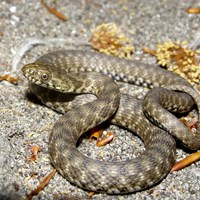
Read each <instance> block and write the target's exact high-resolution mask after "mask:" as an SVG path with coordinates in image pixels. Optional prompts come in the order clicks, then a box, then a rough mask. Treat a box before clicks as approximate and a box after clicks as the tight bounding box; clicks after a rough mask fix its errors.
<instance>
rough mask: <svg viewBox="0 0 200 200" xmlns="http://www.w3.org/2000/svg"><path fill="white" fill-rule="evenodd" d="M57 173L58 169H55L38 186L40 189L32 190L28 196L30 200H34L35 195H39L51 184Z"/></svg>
mask: <svg viewBox="0 0 200 200" xmlns="http://www.w3.org/2000/svg"><path fill="white" fill-rule="evenodd" d="M55 173H56V169H53V170H52V171H51V172H50V173H49V174H48V175H47V176H46V177H45V178H44V179H43V180H42V182H41V183H40V184H39V185H38V187H37V188H36V189H35V190H32V191H31V192H30V193H29V194H28V200H32V197H33V196H34V195H38V193H39V192H40V191H41V190H42V189H43V188H44V187H45V186H46V185H47V184H48V183H49V181H50V180H51V179H52V178H53V176H54V174H55Z"/></svg>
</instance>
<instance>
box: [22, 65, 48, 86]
mask: <svg viewBox="0 0 200 200" xmlns="http://www.w3.org/2000/svg"><path fill="white" fill-rule="evenodd" d="M22 72H23V74H24V76H25V77H26V78H27V79H28V81H30V82H32V83H35V84H38V85H43V84H44V83H47V82H48V81H50V80H51V78H52V75H51V72H50V71H49V70H48V69H47V67H46V66H45V64H43V63H30V64H27V65H25V66H24V67H23V68H22Z"/></svg>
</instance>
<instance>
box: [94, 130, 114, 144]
mask: <svg viewBox="0 0 200 200" xmlns="http://www.w3.org/2000/svg"><path fill="white" fill-rule="evenodd" d="M114 136H115V135H114V134H113V133H112V132H107V133H106V136H105V137H104V138H102V139H98V140H97V142H96V145H97V146H98V147H102V146H105V145H106V144H108V143H110V142H111V141H112V140H113V138H114Z"/></svg>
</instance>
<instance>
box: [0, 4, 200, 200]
mask: <svg viewBox="0 0 200 200" xmlns="http://www.w3.org/2000/svg"><path fill="white" fill-rule="evenodd" d="M45 2H46V3H48V4H49V5H53V4H52V2H53V1H50V0H46V1H45ZM56 3H57V4H56V8H58V9H59V11H61V12H62V13H64V14H65V15H66V16H67V17H68V20H67V21H65V22H64V21H61V20H60V19H58V18H56V17H55V16H54V15H52V14H50V13H49V12H48V11H47V9H46V8H44V6H42V5H41V3H40V1H34V0H21V1H18V0H6V1H4V0H2V1H1V2H0V18H1V20H0V33H1V34H0V55H1V56H0V74H5V73H7V72H9V71H10V70H11V65H12V61H13V58H14V56H15V54H16V53H17V52H18V51H19V47H20V46H21V45H22V44H24V43H27V38H31V37H34V38H40V39H42V40H44V41H45V40H46V39H47V38H55V37H58V38H63V39H65V40H66V42H65V43H62V42H60V43H59V44H56V43H55V42H54V43H52V44H50V45H37V46H36V47H34V48H32V49H31V50H30V51H28V52H27V53H26V55H25V56H24V57H23V59H22V60H21V61H20V63H19V65H18V66H17V71H15V72H14V73H13V74H12V75H13V76H18V77H19V78H20V79H21V81H20V83H19V84H18V85H17V86H16V85H13V84H10V83H8V82H5V81H2V82H0V91H1V94H0V119H1V120H0V199H25V198H26V195H27V194H28V193H29V192H30V191H31V190H33V189H34V188H36V186H37V185H38V184H39V183H40V182H41V180H42V179H43V177H45V176H46V174H48V173H49V172H50V171H51V170H52V169H53V168H52V166H51V164H50V162H49V155H48V149H47V143H48V134H49V132H50V130H51V128H52V126H53V124H54V123H55V121H56V120H58V118H59V116H60V115H59V114H58V113H55V112H53V111H51V110H49V109H48V108H46V107H44V106H42V105H40V104H35V103H33V102H31V101H29V100H28V99H27V98H26V96H25V92H26V89H27V81H26V80H25V79H24V77H23V76H22V73H21V70H20V69H21V66H22V65H23V64H24V63H28V62H31V61H34V60H35V59H36V58H37V57H38V56H40V55H43V54H44V53H46V52H49V51H51V50H53V49H54V50H55V49H64V48H65V49H66V48H71V47H74V46H75V45H79V44H81V43H86V42H87V41H88V39H89V37H90V34H91V30H92V29H93V28H94V27H96V26H97V25H99V24H102V23H107V22H114V23H116V24H117V25H118V26H119V27H121V28H122V30H123V32H124V33H126V35H127V36H129V37H130V38H131V39H132V43H133V44H134V46H135V48H136V53H135V54H134V56H133V59H136V60H141V61H143V62H146V63H150V64H155V60H154V58H152V57H151V56H149V55H147V54H144V53H143V52H142V50H141V46H147V47H150V48H155V46H156V44H157V43H158V42H164V41H167V40H172V41H178V40H179V41H188V43H189V44H193V46H195V45H196V44H194V41H196V42H198V38H199V31H200V28H199V24H200V15H197V14H196V15H195V14H188V13H186V12H185V10H186V8H188V7H198V6H200V2H198V1H197V0H196V1H187V0H182V1H174V0H162V1H155V0H149V1H148V2H147V1H145V0H135V1H130V0H124V1H122V0H118V1H114V0H113V1H112V0H111V1H105V0H100V1H98V0H93V1H91V0H79V1H78V0H74V1H69V0H66V1H56ZM196 46H198V45H196ZM122 90H124V91H126V90H128V92H129V93H137V94H138V93H139V92H140V91H141V89H140V88H139V89H137V91H135V87H131V88H130V87H128V86H125V87H124V88H123V89H122ZM108 129H109V130H113V131H114V132H115V134H116V137H115V139H114V141H113V142H112V143H110V144H108V145H106V146H105V147H102V148H98V147H96V146H95V142H89V141H88V140H87V138H84V139H83V140H82V142H81V144H80V146H79V149H80V151H82V152H83V153H85V154H86V155H88V156H90V157H93V158H96V159H102V160H125V159H130V158H134V157H135V156H137V155H139V154H140V153H141V152H142V151H143V150H144V147H143V143H142V142H141V141H140V139H138V138H137V137H135V136H134V135H133V134H132V133H130V132H128V131H126V130H124V129H120V128H118V127H116V126H113V125H111V126H109V127H108ZM33 145H38V146H40V147H41V148H42V150H41V152H39V155H38V158H37V160H36V161H35V162H28V161H27V157H29V156H30V155H31V151H30V148H31V146H33ZM188 154H189V152H186V150H185V149H183V148H182V147H180V148H179V149H177V160H179V159H181V158H183V157H185V156H186V155H188ZM199 183H200V162H197V163H195V164H192V165H191V166H189V167H187V168H185V169H183V170H180V171H178V172H175V173H172V174H169V175H168V176H167V177H166V178H165V179H164V180H163V181H162V182H161V183H159V184H158V185H156V186H155V187H152V188H150V189H149V190H146V191H142V192H137V193H134V194H128V195H106V194H96V195H94V196H93V199H97V200H98V199H106V200H108V199H109V200H111V199H118V200H123V199H136V200H137V199H146V200H149V199H184V200H185V199H190V200H192V199H199V197H200V184H199ZM33 199H89V196H88V192H86V191H83V190H82V189H80V188H77V187H76V186H73V185H71V184H70V183H69V182H68V181H67V180H65V179H64V178H63V177H62V176H60V175H59V174H56V175H55V176H54V178H53V179H52V180H51V181H50V183H49V184H48V185H47V186H46V187H45V188H44V189H43V190H42V191H41V192H40V193H39V194H38V195H37V196H35V197H34V198H33Z"/></svg>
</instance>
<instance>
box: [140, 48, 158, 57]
mask: <svg viewBox="0 0 200 200" xmlns="http://www.w3.org/2000/svg"><path fill="white" fill-rule="evenodd" d="M142 51H144V53H148V54H150V55H152V56H156V50H153V49H150V48H148V47H142Z"/></svg>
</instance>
